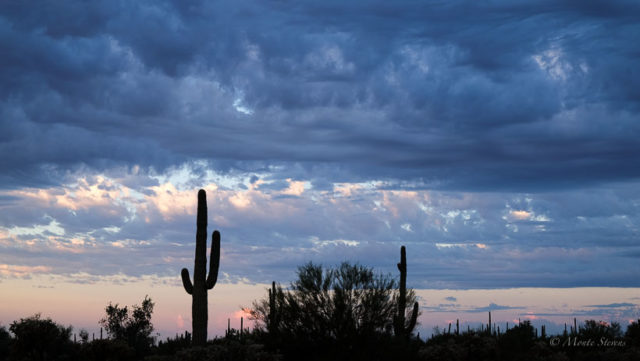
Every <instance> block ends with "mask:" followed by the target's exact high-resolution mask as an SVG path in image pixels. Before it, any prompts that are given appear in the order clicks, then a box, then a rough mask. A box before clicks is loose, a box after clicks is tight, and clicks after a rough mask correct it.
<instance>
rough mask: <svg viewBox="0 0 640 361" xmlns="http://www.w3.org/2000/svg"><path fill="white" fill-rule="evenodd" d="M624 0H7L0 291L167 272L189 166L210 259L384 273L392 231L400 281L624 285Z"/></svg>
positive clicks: (629, 138)
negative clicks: (45, 281) (203, 198)
mask: <svg viewBox="0 0 640 361" xmlns="http://www.w3.org/2000/svg"><path fill="white" fill-rule="evenodd" d="M638 19H640V5H639V4H638V3H637V2H636V1H558V0H549V1H517V2H507V1H482V2H478V1H393V2H389V1H350V2H346V3H345V2H343V1H323V2H321V1H295V2H290V1H242V2H238V1H206V2H200V1H175V2H167V1H136V2H129V1H112V0H109V1H94V2H89V3H87V2H80V1H50V2H42V3H38V4H37V5H34V4H28V3H26V2H21V1H7V2H3V3H2V5H0V49H2V56H0V155H1V157H0V291H2V293H5V291H8V288H9V286H8V285H10V284H14V283H15V282H16V280H25V282H26V280H28V279H34V277H45V276H46V277H50V278H52V279H67V280H73V282H76V283H84V284H92V283H96V282H109V280H113V278H114V277H119V278H126V279H138V280H140V279H156V280H169V281H167V282H173V281H171V280H174V278H175V279H178V275H179V272H180V269H181V268H182V267H189V268H191V267H192V262H193V248H194V235H195V210H196V194H197V190H198V189H200V188H203V189H205V190H206V191H207V197H208V202H209V224H210V231H211V230H212V229H214V228H215V229H219V230H220V231H221V234H222V260H221V266H220V267H221V268H220V272H221V276H220V282H221V284H247V285H250V284H264V283H268V282H270V281H271V280H276V281H279V282H282V283H285V284H286V283H288V282H289V281H291V280H292V279H293V277H294V274H295V269H296V266H298V265H301V264H304V263H305V262H307V261H314V262H318V263H322V264H326V265H332V264H336V263H338V262H340V261H343V260H349V261H354V262H360V263H363V264H366V265H368V266H372V267H375V268H376V269H378V270H380V271H382V272H392V273H393V274H395V273H396V272H397V271H396V270H395V263H396V262H398V258H399V248H400V246H401V245H406V247H407V252H408V258H409V282H410V286H412V287H415V288H418V289H451V290H463V289H507V288H519V287H544V288H572V287H640V278H638V267H637V263H638V260H639V259H640V238H639V237H640V229H639V227H640V140H639V139H638V135H640V71H639V70H638V61H639V59H640V45H639V44H640V43H639V42H638V41H637V39H638V36H639V35H640V23H639V22H638ZM39 279H40V278H39ZM179 286H180V285H179V283H176V287H179ZM34 287H35V286H34ZM3 288H4V289H3ZM180 292H182V291H181V290H179V289H178V290H177V291H176V293H177V294H178V296H176V297H183V296H184V297H183V298H185V299H186V297H187V296H186V294H181V293H180ZM142 297H143V295H142V296H140V297H139V299H140V300H141V299H142ZM451 297H452V298H454V299H455V297H453V296H451ZM625 297H626V296H625ZM0 302H1V300H0ZM488 305H489V303H487V304H485V306H488ZM494 305H495V306H500V303H499V302H498V303H497V304H494ZM586 305H590V304H589V302H586V303H585V304H584V306H586ZM591 305H595V306H598V305H597V304H591ZM611 305H613V306H611ZM616 305H623V306H619V307H616ZM637 305H638V299H637V298H636V300H635V301H631V300H630V299H626V298H625V299H621V300H619V302H618V303H608V304H602V305H600V306H605V307H604V308H607V307H609V308H614V309H616V308H620V307H627V308H630V309H632V310H635V311H633V312H635V314H638V306H637ZM431 306H434V305H431ZM505 307H509V306H505ZM483 312H484V311H483ZM5 322H6V320H5Z"/></svg>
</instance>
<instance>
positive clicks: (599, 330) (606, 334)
mask: <svg viewBox="0 0 640 361" xmlns="http://www.w3.org/2000/svg"><path fill="white" fill-rule="evenodd" d="M578 329H579V331H578V335H579V336H580V338H581V339H590V340H593V341H594V342H597V341H599V340H600V339H601V338H605V339H609V340H613V339H618V338H620V337H622V329H621V328H620V324H619V323H617V322H612V323H611V324H609V323H607V322H603V321H596V320H586V321H584V325H583V326H580V327H579V328H578Z"/></svg>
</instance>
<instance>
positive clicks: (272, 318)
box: [268, 281, 280, 335]
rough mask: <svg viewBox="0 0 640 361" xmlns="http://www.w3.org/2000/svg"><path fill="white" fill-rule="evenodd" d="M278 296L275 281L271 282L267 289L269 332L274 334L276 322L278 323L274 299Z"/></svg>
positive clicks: (278, 316)
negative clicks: (269, 287)
mask: <svg viewBox="0 0 640 361" xmlns="http://www.w3.org/2000/svg"><path fill="white" fill-rule="evenodd" d="M277 297H278V290H277V289H276V282H275V281H273V282H272V283H271V289H270V290H269V325H268V330H269V333H270V334H272V335H275V333H277V332H278V323H280V312H279V311H278V306H277V302H276V299H277Z"/></svg>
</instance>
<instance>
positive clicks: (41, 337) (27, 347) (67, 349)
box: [8, 314, 75, 361]
mask: <svg viewBox="0 0 640 361" xmlns="http://www.w3.org/2000/svg"><path fill="white" fill-rule="evenodd" d="M9 330H10V331H11V333H13V335H14V337H13V339H12V340H11V350H10V352H9V353H8V354H9V357H10V359H12V360H34V361H39V360H67V359H70V358H71V357H72V355H73V354H74V353H75V352H74V344H73V342H72V341H71V331H72V330H73V328H72V327H70V326H69V327H65V326H62V325H59V324H57V323H55V322H53V321H52V320H51V319H50V318H47V319H42V318H41V317H40V314H36V315H34V316H31V317H27V318H21V319H20V321H14V322H13V323H11V325H10V326H9Z"/></svg>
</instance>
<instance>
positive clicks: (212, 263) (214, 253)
mask: <svg viewBox="0 0 640 361" xmlns="http://www.w3.org/2000/svg"><path fill="white" fill-rule="evenodd" d="M218 268H220V232H218V231H214V232H213V234H212V235H211V255H210V256H209V275H208V276H207V289H209V290H210V289H212V288H213V286H215V285H216V282H218Z"/></svg>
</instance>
